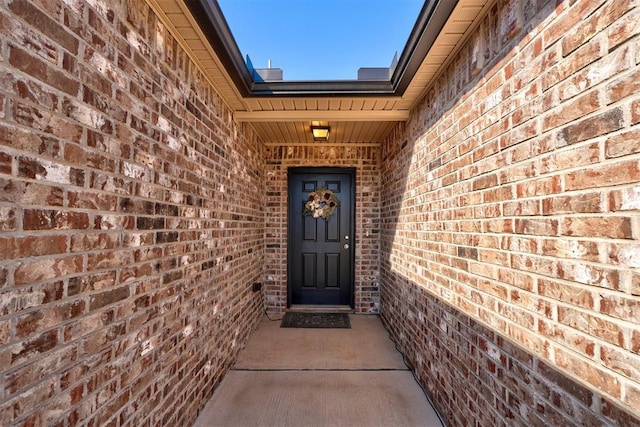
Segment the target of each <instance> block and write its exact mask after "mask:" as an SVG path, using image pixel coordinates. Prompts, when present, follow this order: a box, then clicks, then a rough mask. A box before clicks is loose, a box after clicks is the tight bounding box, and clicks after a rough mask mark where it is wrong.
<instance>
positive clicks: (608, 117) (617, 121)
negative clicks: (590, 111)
mask: <svg viewBox="0 0 640 427" xmlns="http://www.w3.org/2000/svg"><path fill="white" fill-rule="evenodd" d="M623 120H624V116H623V112H622V110H621V109H620V108H616V109H613V110H609V111H606V112H604V113H602V114H599V115H597V116H593V117H587V118H586V119H583V120H581V121H578V122H576V123H573V124H571V125H569V126H567V127H565V128H564V129H562V130H561V131H560V132H559V134H558V138H559V139H560V140H561V141H564V143H566V144H575V143H578V142H581V141H585V140H588V139H592V138H595V137H598V136H601V135H606V134H608V133H611V132H614V131H616V130H619V129H621V128H622V125H623Z"/></svg>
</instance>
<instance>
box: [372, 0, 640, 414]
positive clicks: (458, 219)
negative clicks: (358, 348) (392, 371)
mask: <svg viewBox="0 0 640 427" xmlns="http://www.w3.org/2000/svg"><path fill="white" fill-rule="evenodd" d="M639 18H640V5H639V4H638V2H633V1H625V0H623V1H577V2H574V1H557V2H552V1H542V0H537V1H536V0H530V1H516V0H512V1H509V0H501V1H498V2H496V4H495V5H494V6H493V7H492V8H491V9H490V11H489V13H488V15H487V16H486V17H484V19H483V20H482V22H481V24H480V25H479V26H478V27H477V29H476V30H475V32H474V33H473V34H472V35H471V37H470V38H469V40H468V41H467V43H466V45H465V46H464V47H463V48H462V50H461V51H460V53H459V54H458V55H457V56H456V57H455V58H454V59H453V60H452V62H451V63H450V64H449V65H448V67H447V69H446V71H444V72H443V74H442V75H440V77H439V78H438V79H437V81H436V82H435V84H434V86H433V87H431V88H430V89H429V90H428V92H427V94H426V97H425V99H424V100H423V101H422V102H421V104H420V105H419V106H418V107H417V108H416V109H415V110H414V111H413V112H412V116H411V119H410V120H409V122H407V123H406V124H403V125H401V126H398V127H397V128H396V130H395V131H394V133H393V134H392V135H390V136H389V138H388V139H387V141H386V142H385V144H383V149H382V175H381V176H382V181H381V188H382V189H383V191H382V195H383V199H382V213H381V215H382V219H381V221H382V224H383V226H382V236H381V250H382V253H381V284H380V286H381V313H382V316H383V319H384V321H385V323H386V325H387V326H388V327H389V328H390V329H391V331H392V333H393V336H394V337H395V339H396V340H397V341H398V343H399V345H400V347H401V348H402V351H403V352H404V353H405V354H406V356H407V358H408V360H409V362H410V363H411V364H412V365H413V366H414V368H415V370H416V373H417V375H418V377H419V378H420V380H421V383H422V384H423V385H424V386H425V388H426V390H427V391H428V393H429V394H430V395H431V396H432V398H433V400H434V402H435V404H436V406H437V407H438V409H439V410H440V411H441V413H442V414H443V415H444V416H445V418H446V419H447V421H448V422H449V423H450V424H451V425H476V426H486V425H492V426H514V425H534V426H546V425H563V426H564V425H589V426H597V425H628V426H631V425H638V424H639V423H640V412H638V408H640V356H639V354H638V353H639V351H640V334H639V333H638V324H639V323H640V317H639V314H638V313H640V311H639V310H640V271H639V267H640V242H639V240H640V221H639V218H640V215H639V212H638V211H639V210H640V187H639V182H640V144H638V142H637V141H638V135H639V132H640V131H639V127H638V124H639V123H640V113H639V111H640V110H639V108H638V106H639V105H640V92H639V91H638V89H639V87H640V86H639V84H638V82H639V81H640V73H639V70H640V67H639V66H638V64H639V63H640V36H639V32H640V27H639V26H638V22H639ZM387 224H388V225H389V227H387V226H386V225H387Z"/></svg>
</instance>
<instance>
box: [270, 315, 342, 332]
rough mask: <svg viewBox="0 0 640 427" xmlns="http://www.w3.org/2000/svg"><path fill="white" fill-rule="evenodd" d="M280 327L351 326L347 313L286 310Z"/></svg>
mask: <svg viewBox="0 0 640 427" xmlns="http://www.w3.org/2000/svg"><path fill="white" fill-rule="evenodd" d="M280 327H281V328H345V329H349V328H351V322H350V321H349V314H347V313H300V312H291V311H288V312H286V313H285V314H284V317H283V318H282V323H280Z"/></svg>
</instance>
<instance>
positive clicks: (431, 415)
mask: <svg viewBox="0 0 640 427" xmlns="http://www.w3.org/2000/svg"><path fill="white" fill-rule="evenodd" d="M350 318H351V329H292V328H280V322H279V321H270V320H268V319H266V318H264V319H263V320H262V322H261V324H260V326H259V327H258V329H257V330H256V331H255V332H254V333H253V335H252V336H251V338H250V339H249V343H248V344H247V347H246V348H245V349H244V350H243V351H242V352H241V353H240V356H239V358H238V362H237V363H236V365H235V366H234V368H233V369H232V370H231V372H229V374H228V375H227V376H226V377H225V379H224V380H223V381H222V383H221V384H220V386H219V387H218V389H217V390H216V391H215V393H214V395H213V397H212V398H211V400H210V401H209V403H208V404H207V406H206V407H205V408H204V410H203V411H202V413H201V414H200V416H199V417H198V419H197V420H196V423H195V426H196V427H205V426H207V427H209V426H224V427H233V426H238V427H240V426H241V427H249V426H261V427H263V426H296V427H297V426H350V427H351V426H385V427H392V426H394V427H395V426H428V427H440V426H442V424H441V422H440V420H439V418H438V416H437V414H436V413H435V411H434V410H433V408H432V407H431V405H430V403H429V402H428V400H427V399H426V397H425V395H424V393H423V392H422V390H421V389H420V387H419V386H418V384H417V383H416V381H415V380H414V378H413V376H412V374H411V372H409V370H408V369H407V367H406V366H405V364H404V362H403V361H402V356H401V355H400V353H398V351H397V350H396V349H395V346H394V344H393V342H392V341H391V340H390V339H389V336H388V334H387V332H386V330H385V329H384V327H383V326H382V322H381V321H380V319H379V317H378V316H358V315H350Z"/></svg>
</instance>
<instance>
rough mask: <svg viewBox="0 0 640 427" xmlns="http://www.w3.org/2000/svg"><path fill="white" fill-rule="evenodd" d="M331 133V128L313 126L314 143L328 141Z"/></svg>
mask: <svg viewBox="0 0 640 427" xmlns="http://www.w3.org/2000/svg"><path fill="white" fill-rule="evenodd" d="M330 131H331V128H330V127H329V126H313V125H312V126H311V133H312V134H313V140H314V141H325V142H326V141H328V140H329V132H330Z"/></svg>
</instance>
